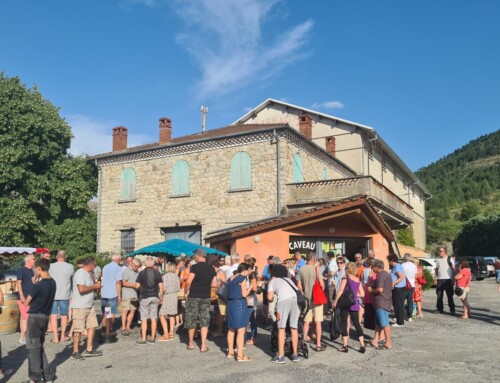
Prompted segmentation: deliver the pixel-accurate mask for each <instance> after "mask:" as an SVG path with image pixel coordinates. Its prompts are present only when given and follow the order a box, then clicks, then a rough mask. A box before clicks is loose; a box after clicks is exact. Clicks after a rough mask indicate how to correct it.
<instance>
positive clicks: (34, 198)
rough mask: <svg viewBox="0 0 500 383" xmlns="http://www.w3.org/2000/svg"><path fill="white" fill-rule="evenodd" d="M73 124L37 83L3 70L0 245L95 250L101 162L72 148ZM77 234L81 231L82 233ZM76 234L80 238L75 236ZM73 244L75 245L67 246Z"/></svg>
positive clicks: (0, 93) (0, 85)
mask: <svg viewBox="0 0 500 383" xmlns="http://www.w3.org/2000/svg"><path fill="white" fill-rule="evenodd" d="M71 138H72V134H71V128H70V126H69V125H68V124H67V123H66V121H65V120H64V119H63V118H62V117H61V116H60V115H59V110H58V108H56V107H55V106H54V105H53V104H52V103H50V102H49V101H48V100H46V99H44V98H43V97H42V94H41V93H40V92H39V91H38V90H37V88H36V87H34V88H33V89H28V88H27V87H26V86H25V85H24V84H22V83H21V80H20V79H19V78H17V77H14V78H9V77H6V76H5V75H4V74H3V73H0V148H1V153H2V154H1V155H0V174H1V175H2V176H1V177H0V244H2V245H3V246H46V247H50V248H52V249H59V248H64V249H66V250H67V251H68V254H70V255H73V254H74V255H76V254H77V253H81V252H82V251H83V252H92V251H95V236H96V230H95V227H96V223H95V222H96V216H95V213H92V212H91V211H90V210H89V208H88V206H87V203H88V201H89V200H90V199H91V198H92V196H94V195H95V194H96V190H97V177H96V169H95V167H94V166H93V165H92V164H91V163H89V162H88V161H86V160H85V158H82V157H72V156H71V155H69V154H68V153H67V150H68V149H69V146H70V143H71ZM76 233H79V234H78V235H77V234H76ZM71 235H76V236H77V237H78V238H77V239H76V240H75V241H69V242H68V240H69V238H71ZM67 245H69V247H68V246H67Z"/></svg>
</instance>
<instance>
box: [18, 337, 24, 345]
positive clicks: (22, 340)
mask: <svg viewBox="0 0 500 383" xmlns="http://www.w3.org/2000/svg"><path fill="white" fill-rule="evenodd" d="M18 342H19V343H21V344H26V339H23V338H20V339H19V340H18Z"/></svg>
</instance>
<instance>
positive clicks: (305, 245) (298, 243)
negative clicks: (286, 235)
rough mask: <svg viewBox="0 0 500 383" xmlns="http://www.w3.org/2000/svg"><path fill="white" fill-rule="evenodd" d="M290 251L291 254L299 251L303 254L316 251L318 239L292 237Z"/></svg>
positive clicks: (289, 244) (289, 242) (289, 245)
mask: <svg viewBox="0 0 500 383" xmlns="http://www.w3.org/2000/svg"><path fill="white" fill-rule="evenodd" d="M288 249H289V250H290V254H293V253H295V252H296V251H297V250H298V251H300V253H301V254H308V253H309V252H310V251H316V238H310V237H290V240H289V241H288Z"/></svg>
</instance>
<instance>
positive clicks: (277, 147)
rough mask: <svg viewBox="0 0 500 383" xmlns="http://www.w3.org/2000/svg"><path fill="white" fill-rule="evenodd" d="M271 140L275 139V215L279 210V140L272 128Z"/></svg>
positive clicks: (278, 213)
mask: <svg viewBox="0 0 500 383" xmlns="http://www.w3.org/2000/svg"><path fill="white" fill-rule="evenodd" d="M273 140H275V141H276V190H277V192H276V215H280V212H281V172H280V167H281V161H280V142H279V137H278V135H277V134H276V129H274V130H273Z"/></svg>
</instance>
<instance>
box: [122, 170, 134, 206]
mask: <svg viewBox="0 0 500 383" xmlns="http://www.w3.org/2000/svg"><path fill="white" fill-rule="evenodd" d="M120 199H121V200H130V199H135V171H134V169H132V168H125V169H123V170H122V175H121V180H120Z"/></svg>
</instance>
